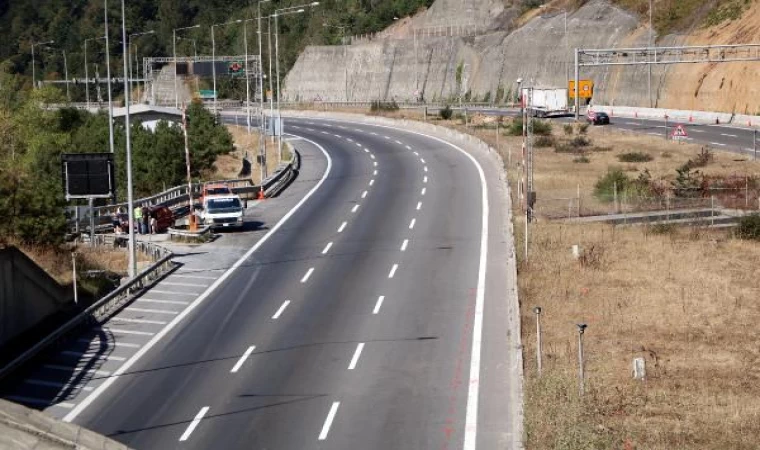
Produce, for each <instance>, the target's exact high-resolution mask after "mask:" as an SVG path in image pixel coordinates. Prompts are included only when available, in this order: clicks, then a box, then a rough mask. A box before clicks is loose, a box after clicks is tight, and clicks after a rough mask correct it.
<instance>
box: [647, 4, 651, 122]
mask: <svg viewBox="0 0 760 450" xmlns="http://www.w3.org/2000/svg"><path fill="white" fill-rule="evenodd" d="M649 47H650V48H651V47H652V0H649ZM648 58H649V52H647V59H648ZM647 69H648V70H649V76H648V77H647V94H648V96H649V107H650V108H651V107H652V65H651V64H647Z"/></svg>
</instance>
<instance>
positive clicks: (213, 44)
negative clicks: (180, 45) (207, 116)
mask: <svg viewBox="0 0 760 450" xmlns="http://www.w3.org/2000/svg"><path fill="white" fill-rule="evenodd" d="M215 26H216V25H211V73H212V75H213V78H214V116H216V40H214V27H215ZM175 67H176V66H175Z"/></svg>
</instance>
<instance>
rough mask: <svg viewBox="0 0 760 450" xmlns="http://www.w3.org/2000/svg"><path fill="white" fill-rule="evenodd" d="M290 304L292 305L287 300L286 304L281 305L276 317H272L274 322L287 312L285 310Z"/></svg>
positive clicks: (275, 314)
mask: <svg viewBox="0 0 760 450" xmlns="http://www.w3.org/2000/svg"><path fill="white" fill-rule="evenodd" d="M289 304H290V300H285V301H284V302H282V305H280V309H278V310H277V312H276V313H274V315H273V316H272V319H274V320H277V319H279V318H280V316H281V315H282V313H283V312H285V308H287V307H288V305H289Z"/></svg>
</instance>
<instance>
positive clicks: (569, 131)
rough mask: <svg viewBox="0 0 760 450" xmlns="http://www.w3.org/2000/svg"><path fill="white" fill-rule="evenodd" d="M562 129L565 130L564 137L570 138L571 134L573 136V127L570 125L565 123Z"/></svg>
mask: <svg viewBox="0 0 760 450" xmlns="http://www.w3.org/2000/svg"><path fill="white" fill-rule="evenodd" d="M562 129H563V130H565V134H566V135H568V136H572V134H573V125H572V124H569V123H566V124H564V125H562Z"/></svg>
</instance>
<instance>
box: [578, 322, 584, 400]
mask: <svg viewBox="0 0 760 450" xmlns="http://www.w3.org/2000/svg"><path fill="white" fill-rule="evenodd" d="M577 326H578V379H579V386H578V392H579V393H580V395H581V396H583V394H584V393H585V392H586V383H585V373H584V372H585V370H584V367H583V332H584V331H585V330H586V324H579V325H577Z"/></svg>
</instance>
